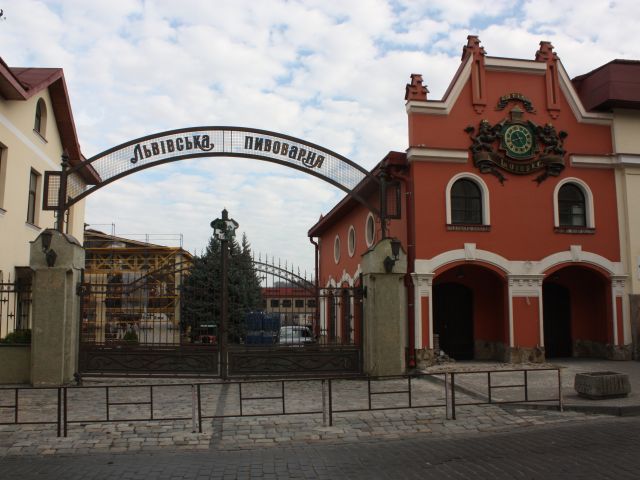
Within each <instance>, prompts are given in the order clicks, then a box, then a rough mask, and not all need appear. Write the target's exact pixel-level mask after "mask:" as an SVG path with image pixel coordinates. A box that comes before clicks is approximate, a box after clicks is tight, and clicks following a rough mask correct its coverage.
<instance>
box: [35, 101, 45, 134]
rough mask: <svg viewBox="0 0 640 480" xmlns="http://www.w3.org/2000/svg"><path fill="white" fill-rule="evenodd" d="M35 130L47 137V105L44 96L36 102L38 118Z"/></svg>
mask: <svg viewBox="0 0 640 480" xmlns="http://www.w3.org/2000/svg"><path fill="white" fill-rule="evenodd" d="M33 130H34V131H35V132H37V133H38V134H39V135H40V136H41V137H42V138H45V135H46V133H47V105H46V104H45V103H44V100H43V99H42V98H40V99H39V100H38V103H37V104H36V118H35V121H34V124H33Z"/></svg>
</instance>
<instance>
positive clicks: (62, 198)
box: [56, 150, 69, 233]
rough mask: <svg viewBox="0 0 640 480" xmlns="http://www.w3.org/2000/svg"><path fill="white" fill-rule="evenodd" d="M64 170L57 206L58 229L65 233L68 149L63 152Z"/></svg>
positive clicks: (61, 176) (61, 174) (62, 171)
mask: <svg viewBox="0 0 640 480" xmlns="http://www.w3.org/2000/svg"><path fill="white" fill-rule="evenodd" d="M61 158H62V164H61V165H62V170H61V172H60V188H59V189H58V208H56V216H57V217H58V219H57V222H56V229H57V230H58V231H59V232H60V233H64V215H65V212H66V211H67V208H66V207H67V168H68V167H69V155H67V152H66V150H65V151H64V152H62V157H61Z"/></svg>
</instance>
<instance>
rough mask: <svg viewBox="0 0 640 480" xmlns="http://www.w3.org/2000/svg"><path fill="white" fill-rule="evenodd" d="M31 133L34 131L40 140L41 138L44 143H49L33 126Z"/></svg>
mask: <svg viewBox="0 0 640 480" xmlns="http://www.w3.org/2000/svg"><path fill="white" fill-rule="evenodd" d="M33 133H35V134H36V136H37V137H38V138H39V139H40V140H42V141H43V142H44V143H49V142H48V141H47V139H46V138H44V137H43V136H42V134H41V133H40V132H39V131H37V130H36V129H35V128H34V129H33Z"/></svg>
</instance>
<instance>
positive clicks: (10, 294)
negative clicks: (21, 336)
mask: <svg viewBox="0 0 640 480" xmlns="http://www.w3.org/2000/svg"><path fill="white" fill-rule="evenodd" d="M30 328H31V285H29V284H27V283H25V282H6V283H0V339H4V338H6V336H7V335H8V334H10V333H13V332H16V331H24V330H29V329H30ZM18 343H22V342H18Z"/></svg>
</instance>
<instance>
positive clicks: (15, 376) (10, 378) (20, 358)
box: [0, 345, 31, 385]
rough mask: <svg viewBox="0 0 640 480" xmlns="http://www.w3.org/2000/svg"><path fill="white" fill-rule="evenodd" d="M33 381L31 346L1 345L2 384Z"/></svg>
mask: <svg viewBox="0 0 640 480" xmlns="http://www.w3.org/2000/svg"><path fill="white" fill-rule="evenodd" d="M30 381H31V346H30V345H0V384H5V385H6V384H15V383H29V382H30Z"/></svg>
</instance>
